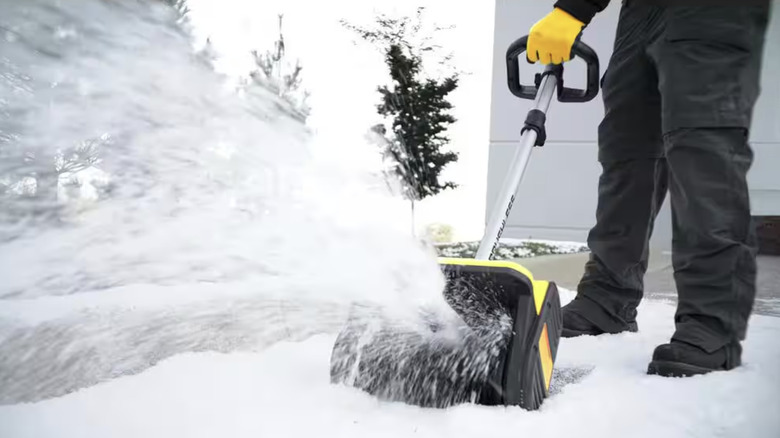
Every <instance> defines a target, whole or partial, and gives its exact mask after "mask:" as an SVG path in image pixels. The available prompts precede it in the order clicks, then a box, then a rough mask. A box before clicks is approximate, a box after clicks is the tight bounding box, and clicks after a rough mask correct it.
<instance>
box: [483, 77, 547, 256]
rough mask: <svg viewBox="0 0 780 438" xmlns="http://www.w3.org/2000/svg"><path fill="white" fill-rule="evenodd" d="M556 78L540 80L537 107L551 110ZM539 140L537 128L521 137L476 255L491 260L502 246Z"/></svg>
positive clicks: (535, 107) (535, 103)
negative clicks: (501, 241) (509, 219)
mask: <svg viewBox="0 0 780 438" xmlns="http://www.w3.org/2000/svg"><path fill="white" fill-rule="evenodd" d="M555 87H556V78H555V76H554V75H545V76H544V77H543V78H542V81H541V83H540V84H539V91H537V93H536V99H535V101H534V109H537V110H540V111H542V112H543V113H547V110H548V108H549V107H550V101H551V100H552V98H553V96H554V95H555ZM535 143H536V131H534V130H533V129H528V130H526V131H525V132H524V133H523V135H522V137H521V138H520V147H519V148H518V149H517V151H516V152H515V156H514V159H513V160H512V165H511V167H510V168H509V172H508V173H507V175H506V178H505V179H504V183H503V185H502V186H501V191H500V192H499V193H498V197H497V198H496V201H495V204H494V205H493V208H492V209H491V210H490V216H488V222H487V225H486V227H485V235H484V236H483V237H482V241H481V242H480V243H479V249H477V255H476V257H475V258H476V259H479V260H489V259H490V258H491V257H492V256H493V253H494V252H495V249H496V248H497V247H498V241H499V239H501V234H502V233H503V232H504V226H505V225H506V221H507V219H508V218H509V214H510V213H511V211H512V204H513V203H514V201H515V195H516V194H517V190H518V188H519V187H520V182H521V181H522V179H523V174H524V173H525V169H526V167H527V166H528V160H529V159H530V158H531V152H532V151H533V148H534V144H535Z"/></svg>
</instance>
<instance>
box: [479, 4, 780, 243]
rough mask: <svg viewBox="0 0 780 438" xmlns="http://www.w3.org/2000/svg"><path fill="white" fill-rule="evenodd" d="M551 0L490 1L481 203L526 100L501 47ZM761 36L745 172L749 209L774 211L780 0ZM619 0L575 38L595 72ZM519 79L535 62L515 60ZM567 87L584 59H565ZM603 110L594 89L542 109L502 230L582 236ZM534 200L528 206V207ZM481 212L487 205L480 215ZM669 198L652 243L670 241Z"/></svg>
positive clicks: (579, 75)
mask: <svg viewBox="0 0 780 438" xmlns="http://www.w3.org/2000/svg"><path fill="white" fill-rule="evenodd" d="M552 4H553V1H552V0H537V1H516V0H498V1H497V2H496V9H495V10H496V17H495V20H496V25H495V36H494V49H493V86H492V102H491V125H490V157H489V161H488V166H489V167H488V182H487V195H486V196H487V204H486V205H487V206H488V209H489V206H491V205H492V204H493V202H495V196H496V194H497V191H498V189H499V186H500V184H501V183H502V180H503V178H504V175H505V173H506V171H507V169H508V166H509V160H510V159H511V157H512V153H513V150H514V148H515V147H517V145H518V141H519V139H520V128H522V125H523V120H524V119H525V116H526V113H527V112H528V110H529V109H530V108H531V106H532V102H531V101H528V100H522V99H518V98H516V97H514V96H513V95H512V94H511V93H510V92H509V90H508V88H507V84H506V65H505V53H506V48H507V47H508V46H509V44H511V43H512V42H513V41H514V40H515V39H517V38H519V37H521V36H523V35H525V34H526V33H527V32H528V29H529V28H530V27H531V26H532V25H533V23H534V22H536V21H537V20H538V19H539V18H541V17H543V16H544V14H546V13H547V12H549V10H550V8H551V7H552ZM773 8H774V11H775V12H774V13H773V17H772V20H771V25H770V30H769V32H768V35H767V46H766V48H765V53H766V55H765V62H764V72H763V80H762V94H761V97H760V99H759V102H758V103H757V106H756V110H755V115H754V118H755V119H754V125H753V128H752V133H751V143H752V145H753V148H754V150H755V152H756V162H755V165H754V167H753V169H752V171H751V173H750V184H751V188H752V193H751V195H752V202H753V210H754V214H756V215H780V13H778V12H777V11H778V9H780V0H773ZM619 9H620V1H618V0H612V4H611V5H610V6H609V7H608V8H607V10H605V11H604V12H602V13H601V14H599V15H598V16H596V18H595V19H594V21H593V22H592V23H591V24H590V25H589V26H588V28H587V30H586V31H585V33H584V34H583V38H582V40H583V41H584V42H585V43H587V44H588V45H589V46H591V47H592V48H593V49H594V50H596V52H597V53H598V54H599V58H600V61H601V72H602V73H603V71H604V68H605V67H606V64H607V61H608V60H609V56H610V55H611V52H612V43H613V39H614V36H615V27H616V23H617V18H618V12H619ZM520 68H521V77H522V79H523V82H525V83H529V84H530V83H532V82H533V75H534V73H536V72H539V71H541V67H540V66H536V65H530V64H522V63H521V65H520ZM564 79H565V81H566V84H567V86H572V87H580V88H584V86H585V64H584V62H583V61H581V60H576V59H575V60H574V61H572V62H569V63H567V64H565V74H564ZM602 115H603V106H602V103H601V96H600V95H599V96H598V97H597V98H595V99H594V100H592V101H591V102H587V103H560V102H557V101H553V102H552V104H551V106H550V110H549V112H548V115H547V135H548V139H547V143H546V144H545V146H544V147H542V148H536V149H535V150H534V154H533V155H532V158H531V162H530V164H529V167H528V171H527V172H526V175H525V178H524V180H523V183H522V187H521V188H520V189H519V191H518V196H517V199H518V201H517V202H516V203H515V207H514V211H513V212H512V215H511V216H510V219H509V221H508V222H507V226H506V228H505V232H504V235H505V236H506V237H517V238H525V237H532V238H540V239H564V240H575V241H583V242H584V241H585V240H586V239H587V233H588V230H589V229H590V227H591V226H593V224H594V222H595V209H596V199H597V198H596V186H597V182H598V177H599V173H600V166H599V165H598V162H597V159H596V150H597V149H596V132H597V126H598V124H599V122H600V120H601V116H602ZM530 207H534V208H530ZM487 214H488V212H487V211H486V215H487ZM670 221H671V220H670V211H669V206H668V201H667V203H666V205H665V206H664V208H663V210H662V212H661V215H660V217H659V219H658V221H657V223H656V232H655V235H654V238H653V241H652V246H654V247H656V248H659V249H667V248H669V247H670V246H671V222H670Z"/></svg>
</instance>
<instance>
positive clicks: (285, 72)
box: [250, 14, 311, 119]
mask: <svg viewBox="0 0 780 438" xmlns="http://www.w3.org/2000/svg"><path fill="white" fill-rule="evenodd" d="M278 18H279V39H278V40H276V41H275V42H274V47H273V49H272V50H267V51H266V52H265V53H259V52H258V51H256V50H255V51H252V56H254V58H255V64H257V67H258V68H257V69H256V70H254V71H252V72H251V73H250V77H251V78H252V79H253V80H254V82H255V83H258V84H261V85H263V86H265V87H267V88H268V89H270V90H271V91H273V92H274V93H276V94H277V95H278V96H279V97H281V98H282V99H284V100H285V101H286V102H287V103H289V104H290V105H291V106H292V109H293V110H294V111H295V113H296V115H297V116H299V117H300V118H301V119H305V118H306V117H308V115H309V114H310V112H311V109H310V108H309V106H308V103H307V100H308V97H309V92H308V91H306V90H304V89H303V88H302V82H303V81H302V80H303V77H302V75H301V72H302V71H303V67H302V66H301V62H300V60H299V59H296V60H295V63H294V64H293V63H290V62H289V61H288V60H287V53H286V46H285V42H284V33H283V32H282V19H283V18H284V15H282V14H279V16H278Z"/></svg>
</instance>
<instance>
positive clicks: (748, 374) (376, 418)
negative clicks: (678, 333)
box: [0, 290, 780, 438]
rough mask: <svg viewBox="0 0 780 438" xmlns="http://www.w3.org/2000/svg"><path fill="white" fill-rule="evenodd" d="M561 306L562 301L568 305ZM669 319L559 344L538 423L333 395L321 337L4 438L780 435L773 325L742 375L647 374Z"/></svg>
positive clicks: (101, 399)
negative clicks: (552, 389)
mask: <svg viewBox="0 0 780 438" xmlns="http://www.w3.org/2000/svg"><path fill="white" fill-rule="evenodd" d="M562 295H563V301H564V302H566V301H568V300H570V299H571V297H572V296H573V294H572V292H570V291H566V290H563V291H562ZM673 313H674V308H673V307H672V306H670V305H668V304H664V303H659V302H651V301H646V302H644V303H643V304H642V306H641V307H640V314H639V319H638V322H639V325H640V332H639V333H630V334H620V335H608V336H601V337H581V338H575V339H564V340H563V341H562V344H561V347H560V350H559V351H560V353H559V357H558V361H557V363H556V372H557V373H559V374H556V377H555V378H554V379H556V380H554V381H555V382H556V383H554V385H556V384H558V385H559V384H560V383H561V382H560V381H561V380H563V379H565V377H566V375H568V374H572V373H571V372H572V371H577V370H580V371H581V372H580V373H579V374H582V375H584V376H580V378H579V379H580V380H579V381H575V382H569V383H568V384H566V385H565V386H563V387H562V388H561V389H559V390H557V391H556V393H555V394H554V395H553V396H552V397H551V398H549V399H547V400H546V401H545V403H544V404H543V405H542V408H541V409H540V410H539V411H535V412H529V411H524V410H522V409H520V408H515V407H486V406H477V405H470V404H467V405H461V406H456V407H453V408H449V409H445V410H435V409H421V408H418V407H415V406H409V405H405V404H402V403H387V402H383V401H380V400H376V399H374V398H373V397H371V396H369V395H367V394H365V393H362V392H360V391H358V390H355V389H353V388H348V387H343V386H338V385H332V384H330V383H329V376H328V360H329V355H330V349H331V347H332V343H333V340H334V335H333V333H324V334H318V335H315V336H312V337H309V338H308V339H305V340H303V341H300V342H290V341H287V342H280V343H276V344H274V345H273V346H271V347H269V348H266V349H261V350H257V351H253V352H243V353H231V354H219V353H213V352H209V353H186V354H180V355H177V356H174V357H172V358H169V359H167V360H165V361H163V362H161V363H159V364H158V365H157V366H154V367H152V368H149V369H148V370H146V371H145V372H143V373H141V374H138V375H134V376H127V377H122V378H117V379H114V380H111V381H109V382H106V383H102V384H99V385H95V386H92V387H89V388H85V389H82V390H80V391H77V392H75V393H72V394H69V395H67V396H63V397H59V398H53V399H49V400H44V401H41V402H38V403H31V404H20V405H15V406H4V407H0V436H3V437H4V438H22V437H36V438H45V437H83V438H89V437H106V436H110V437H113V438H121V437H139V436H143V437H170V436H182V437H193V438H195V437H213V436H230V437H236V438H238V437H258V436H270V437H279V438H283V437H309V436H333V437H365V436H372V437H383V436H388V437H390V436H392V437H394V438H399V437H405V436H426V437H448V438H457V437H473V436H491V435H496V436H502V435H506V434H508V433H511V434H514V435H517V436H534V437H573V436H576V437H578V438H585V437H598V438H605V437H625V436H631V437H653V438H657V437H664V438H672V437H743V436H744V437H755V438H764V437H766V438H773V437H777V432H778V431H779V430H780V417H778V415H777V414H778V413H780V399H778V397H777V395H776V394H777V391H778V389H780V386H778V383H777V382H779V381H780V367H778V366H777V362H778V360H780V347H779V346H778V343H777V342H776V340H777V339H778V336H780V319H777V318H771V317H762V316H754V317H753V318H752V320H751V325H750V331H749V334H748V338H747V340H746V342H745V344H744V347H745V352H744V357H743V358H744V365H743V366H742V367H740V368H738V369H736V370H734V371H731V372H725V373H724V372H721V373H713V374H710V375H706V376H698V377H693V378H688V379H668V378H663V377H658V376H648V375H646V374H645V369H646V365H647V361H648V359H649V355H650V353H651V351H652V349H653V348H654V347H655V345H657V344H658V343H662V342H665V341H666V339H667V336H668V334H669V333H671V331H672V321H673ZM573 374H577V373H573ZM561 376H563V377H561Z"/></svg>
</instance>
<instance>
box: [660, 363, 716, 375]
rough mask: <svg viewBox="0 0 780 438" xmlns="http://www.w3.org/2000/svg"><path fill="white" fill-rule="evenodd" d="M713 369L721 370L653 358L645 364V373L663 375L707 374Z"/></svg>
mask: <svg viewBox="0 0 780 438" xmlns="http://www.w3.org/2000/svg"><path fill="white" fill-rule="evenodd" d="M713 371H722V370H718V369H712V368H704V367H699V366H696V365H691V364H687V363H682V362H671V361H666V360H654V361H652V362H650V364H649V365H648V366H647V374H653V375H659V376H664V377H691V376H698V375H702V374H708V373H711V372H713Z"/></svg>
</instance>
